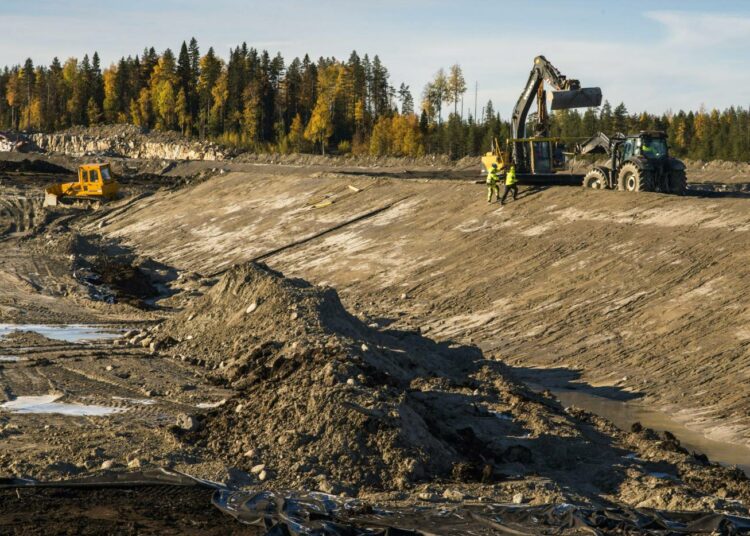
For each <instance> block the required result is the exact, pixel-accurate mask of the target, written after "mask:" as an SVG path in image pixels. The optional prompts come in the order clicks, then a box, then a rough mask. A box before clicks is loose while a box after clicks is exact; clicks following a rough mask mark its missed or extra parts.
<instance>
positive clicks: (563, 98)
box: [550, 87, 602, 110]
mask: <svg viewBox="0 0 750 536" xmlns="http://www.w3.org/2000/svg"><path fill="white" fill-rule="evenodd" d="M601 103H602V90H601V89H600V88H598V87H584V88H581V89H571V90H569V91H553V92H552V103H551V104H550V109H552V110H567V109H568V108H592V107H594V106H599V105H600V104H601Z"/></svg>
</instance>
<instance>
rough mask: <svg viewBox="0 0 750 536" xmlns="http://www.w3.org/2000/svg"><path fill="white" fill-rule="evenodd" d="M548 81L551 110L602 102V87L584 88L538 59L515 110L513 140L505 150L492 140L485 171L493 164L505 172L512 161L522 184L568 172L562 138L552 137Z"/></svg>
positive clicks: (592, 105)
mask: <svg viewBox="0 0 750 536" xmlns="http://www.w3.org/2000/svg"><path fill="white" fill-rule="evenodd" d="M545 82H546V83H547V84H549V85H550V86H551V87H552V88H553V90H552V91H551V92H550V94H551V102H550V109H552V110H566V109H571V108H588V107H595V106H599V105H600V104H601V103H602V91H601V89H600V88H598V87H586V88H582V87H581V83H580V82H579V81H578V80H575V79H572V78H568V77H566V76H565V75H563V74H561V73H560V71H558V70H557V68H556V67H555V66H554V65H552V64H551V63H550V62H549V60H547V58H545V57H544V56H537V57H536V58H534V65H533V67H532V69H531V73H529V79H528V81H527V82H526V86H524V89H523V91H522V92H521V96H520V97H519V98H518V102H516V106H515V108H514V109H513V116H512V118H511V137H510V139H508V140H507V141H506V144H505V147H504V148H503V149H501V147H500V144H499V143H498V142H497V140H493V147H492V150H491V151H490V152H488V153H487V154H485V156H483V157H482V164H483V166H484V168H485V170H487V171H489V169H490V167H491V166H492V164H493V163H496V164H497V165H498V168H500V169H501V170H502V169H504V168H506V167H509V165H510V163H511V162H512V163H513V164H514V165H515V167H516V173H517V175H518V177H519V179H521V180H522V181H523V180H524V179H529V178H534V177H537V178H539V177H541V178H543V177H545V176H547V177H549V176H550V175H552V174H554V173H555V172H557V171H562V170H563V169H565V156H564V150H565V146H564V144H563V142H562V140H560V139H559V138H553V137H550V132H549V130H550V125H549V115H548V112H547V91H546V90H545V89H544V83H545ZM534 100H536V102H537V111H536V114H535V117H534V121H533V123H534V132H533V133H531V135H529V134H528V133H527V132H526V128H527V125H526V121H527V119H528V117H529V110H530V109H531V105H532V103H533V102H534Z"/></svg>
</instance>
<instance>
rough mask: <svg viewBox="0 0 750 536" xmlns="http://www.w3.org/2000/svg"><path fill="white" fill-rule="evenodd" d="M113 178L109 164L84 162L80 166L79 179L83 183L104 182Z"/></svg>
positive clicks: (108, 181)
mask: <svg viewBox="0 0 750 536" xmlns="http://www.w3.org/2000/svg"><path fill="white" fill-rule="evenodd" d="M112 180H113V179H112V172H111V171H110V168H109V164H83V165H82V166H80V167H79V168H78V181H79V182H80V183H81V184H96V183H98V184H104V183H110V182H112Z"/></svg>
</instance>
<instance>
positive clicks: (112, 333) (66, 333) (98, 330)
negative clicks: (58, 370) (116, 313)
mask: <svg viewBox="0 0 750 536" xmlns="http://www.w3.org/2000/svg"><path fill="white" fill-rule="evenodd" d="M13 331H33V332H35V333H39V334H40V335H44V336H45V337H47V338H49V339H56V340H60V341H65V342H81V341H93V340H105V339H116V338H117V337H119V336H120V335H121V334H122V330H112V329H111V328H107V327H104V326H96V325H91V324H88V325H87V324H67V325H65V324H63V325H45V324H0V337H4V336H5V335H7V334H8V333H11V332H13Z"/></svg>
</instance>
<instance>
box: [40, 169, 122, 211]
mask: <svg viewBox="0 0 750 536" xmlns="http://www.w3.org/2000/svg"><path fill="white" fill-rule="evenodd" d="M119 191H120V184H119V183H118V182H117V179H115V177H114V175H113V174H112V170H111V169H110V167H109V164H83V165H81V166H79V167H78V180H77V181H75V182H59V183H57V184H53V185H51V186H48V187H47V188H46V189H45V191H44V192H45V196H44V206H45V207H54V206H57V205H58V204H60V203H61V201H62V200H63V199H66V200H83V201H97V200H109V199H114V198H115V197H117V193H118V192H119Z"/></svg>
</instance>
